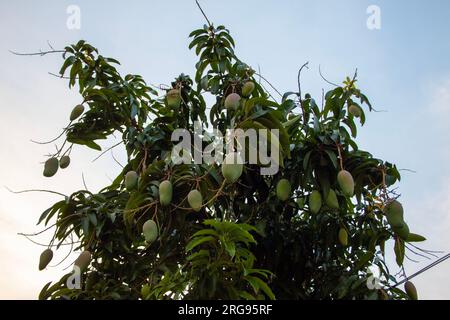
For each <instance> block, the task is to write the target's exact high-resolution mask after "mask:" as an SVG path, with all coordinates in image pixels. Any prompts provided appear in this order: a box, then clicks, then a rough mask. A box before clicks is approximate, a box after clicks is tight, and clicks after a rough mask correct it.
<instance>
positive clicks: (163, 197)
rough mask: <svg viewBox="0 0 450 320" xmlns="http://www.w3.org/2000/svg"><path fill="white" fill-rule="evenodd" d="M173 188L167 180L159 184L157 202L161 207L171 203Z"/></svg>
mask: <svg viewBox="0 0 450 320" xmlns="http://www.w3.org/2000/svg"><path fill="white" fill-rule="evenodd" d="M172 194H173V188H172V183H171V182H170V181H169V180H165V181H163V182H161V183H160V184H159V202H160V203H161V205H162V206H167V205H169V204H170V202H171V201H172Z"/></svg>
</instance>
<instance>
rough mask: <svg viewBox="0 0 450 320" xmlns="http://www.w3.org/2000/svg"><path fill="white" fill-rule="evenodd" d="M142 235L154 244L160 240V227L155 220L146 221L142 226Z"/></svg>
mask: <svg viewBox="0 0 450 320" xmlns="http://www.w3.org/2000/svg"><path fill="white" fill-rule="evenodd" d="M142 233H143V234H144V238H145V241H147V242H150V243H151V242H153V241H155V240H156V239H157V238H158V226H157V225H156V222H155V221H153V220H147V221H145V223H144V225H143V226H142Z"/></svg>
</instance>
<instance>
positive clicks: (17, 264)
mask: <svg viewBox="0 0 450 320" xmlns="http://www.w3.org/2000/svg"><path fill="white" fill-rule="evenodd" d="M201 3H202V6H203V8H204V10H205V11H206V13H207V15H208V17H209V18H210V20H212V21H213V22H214V23H215V24H216V25H218V24H224V25H226V26H227V27H228V28H229V29H230V30H231V33H232V35H233V37H234V38H235V40H236V45H237V47H236V53H237V55H238V56H239V57H240V59H241V60H243V61H245V62H247V63H248V64H249V65H251V66H253V68H254V69H258V68H259V70H260V72H261V74H262V75H264V77H266V78H267V79H270V82H271V83H272V84H273V85H274V86H275V87H276V88H277V89H278V90H279V91H282V92H287V91H292V90H295V89H296V87H297V82H296V81H297V80H296V77H297V71H298V68H299V67H300V66H301V65H302V64H303V63H305V62H306V61H309V69H308V70H305V71H304V73H303V74H302V90H303V91H304V92H310V93H311V94H312V95H313V96H315V97H317V100H320V96H321V92H322V89H325V90H328V89H330V86H329V85H328V84H326V83H325V82H324V81H323V80H322V79H321V77H320V75H319V65H320V66H321V70H322V73H323V74H324V75H325V76H326V78H328V79H329V80H331V81H333V82H341V81H342V80H343V79H344V78H345V77H346V76H351V75H353V73H354V70H355V68H358V79H359V80H358V84H359V87H360V88H361V90H362V91H363V92H365V93H366V94H367V96H368V97H369V98H370V100H371V102H372V104H373V106H374V107H375V109H377V110H380V111H383V112H377V113H375V112H374V113H370V114H367V118H368V119H367V123H366V125H365V126H364V127H362V128H360V129H359V137H358V143H359V145H360V147H361V148H362V149H365V150H368V151H370V152H371V153H372V154H373V155H374V156H375V157H378V158H382V159H384V160H388V161H390V162H393V163H396V164H397V166H398V168H400V169H405V170H403V171H402V175H403V178H402V181H401V183H400V184H399V185H398V187H399V189H398V191H399V192H400V193H401V194H402V198H401V199H402V200H401V201H402V203H403V206H404V209H405V217H406V220H407V222H408V224H409V226H410V228H411V231H412V232H415V233H419V234H422V235H424V236H425V237H427V239H428V241H427V242H425V243H424V244H423V245H422V244H421V247H423V248H425V249H431V250H440V251H442V252H445V253H447V252H450V214H449V212H450V185H449V184H448V181H450V169H449V166H448V165H447V163H448V162H449V160H450V148H449V147H448V145H449V143H450V134H449V130H450V59H448V57H449V56H450V41H449V40H448V39H449V37H448V36H449V32H450V2H449V1H446V0H433V1H424V0H423V1H418V0H417V1H411V0H409V1H407V0H397V1H388V0H385V1H381V0H378V1H377V0H371V1H366V0H343V1H333V0H320V1H311V0H309V1H306V0H301V1H299V0H297V1H288V0H285V1H264V2H262V1H256V0H247V1H237V0H229V1H206V0H203V1H201ZM71 6H76V8H78V9H79V12H80V16H79V17H80V19H79V21H80V25H79V27H80V28H75V29H73V28H69V27H68V24H67V23H68V20H69V22H71V21H73V20H70V19H71V18H72V17H73V12H72V11H70V10H69V13H68V8H69V9H71V8H72V7H71ZM371 6H372V7H371ZM373 6H377V7H376V8H378V9H379V17H380V19H379V20H376V21H377V22H379V25H378V26H379V28H376V29H373V28H372V29H370V28H368V24H367V21H368V19H370V18H371V14H372V13H371V12H372V11H369V13H368V8H373ZM203 24H204V20H203V17H202V15H201V13H200V12H199V10H198V9H197V7H196V5H195V2H194V1H193V0H192V1H190V0H189V1H186V0H183V1H181V0H177V1H174V0H172V1H164V2H163V1H138V0H134V1H111V0H108V1H106V0H97V1H76V0H72V1H51V0H41V1H31V0H28V1H25V0H16V1H5V0H2V1H0V39H1V41H0V154H1V165H0V299H36V298H37V295H38V293H39V291H40V288H42V287H43V285H44V284H45V283H47V282H49V281H51V280H56V279H58V278H59V277H60V276H61V275H62V274H64V273H65V272H64V270H63V269H64V268H68V267H70V264H71V262H73V259H72V257H70V258H69V259H68V260H66V261H65V262H63V263H62V264H61V265H59V266H57V267H53V268H48V269H47V270H45V271H41V272H39V271H38V268H37V265H38V260H39V254H40V252H41V251H42V250H43V247H42V246H39V245H36V244H33V243H31V242H30V241H28V240H27V239H26V238H24V237H23V236H20V235H18V233H34V232H37V231H39V230H41V229H40V227H39V226H36V223H37V220H38V218H39V215H40V214H41V212H42V211H44V210H45V209H46V208H48V207H49V206H51V205H52V204H53V203H54V202H55V201H57V200H60V197H59V196H57V195H54V194H47V193H23V194H12V193H11V192H9V191H7V190H6V189H5V188H3V186H7V187H9V188H11V189H13V190H25V189H50V190H55V191H58V192H62V193H64V194H70V193H72V192H74V191H76V190H78V189H81V188H83V180H82V175H84V177H85V180H86V184H87V186H88V188H89V189H91V190H99V189H100V188H101V187H102V186H104V185H106V184H107V183H108V182H109V181H110V180H111V179H112V178H114V177H115V176H116V175H117V174H118V173H119V170H120V167H119V166H118V165H117V164H116V163H115V162H114V161H113V160H112V158H111V157H110V156H105V157H102V158H100V159H99V160H97V161H95V162H93V161H92V160H93V159H94V158H95V157H96V156H97V155H98V153H97V152H95V151H91V150H86V149H84V148H82V147H76V148H75V149H74V151H73V152H72V156H71V157H72V164H71V166H70V167H69V169H66V170H64V171H62V172H60V173H58V174H57V175H56V176H55V177H54V178H52V179H48V178H44V177H43V176H42V162H43V161H45V155H46V154H48V153H49V152H52V151H53V148H54V147H53V146H52V145H37V144H34V143H31V142H30V139H33V140H40V141H42V140H49V139H51V138H54V137H55V136H56V135H57V134H58V132H60V131H61V129H62V128H63V127H64V126H65V125H66V124H67V123H68V115H69V113H70V111H71V109H72V108H73V106H75V105H76V104H78V103H80V102H81V101H80V97H79V96H78V95H77V92H76V90H69V88H68V86H67V82H66V81H64V80H62V79H58V78H56V77H53V76H51V75H49V72H54V73H57V72H58V71H59V68H60V66H61V64H62V59H61V56H60V55H55V54H54V55H47V56H43V57H41V56H34V57H20V56H15V55H12V54H11V53H10V52H9V51H8V50H14V51H19V52H36V51H39V50H40V49H42V50H47V49H48V48H49V46H48V43H50V44H51V45H52V46H53V47H54V48H55V49H61V48H63V47H64V46H66V45H68V44H72V43H74V42H76V41H78V40H79V39H85V40H86V41H88V42H89V43H91V44H93V45H94V46H95V47H97V48H98V49H99V50H100V52H101V54H102V55H104V56H109V57H114V58H116V59H118V60H119V61H121V64H122V65H121V67H120V69H119V70H120V71H121V72H122V73H123V74H126V73H134V74H141V75H142V76H143V77H144V79H146V81H147V82H148V83H151V84H155V85H159V84H169V83H170V82H171V81H172V80H173V79H174V78H175V77H176V76H177V75H179V74H180V73H182V72H183V73H185V74H190V75H193V74H194V65H195V62H196V57H195V54H194V52H192V51H189V50H188V44H189V39H188V37H187V36H188V34H189V33H190V31H192V30H193V29H195V28H198V27H201V26H203ZM69 26H71V27H73V26H74V25H73V24H72V25H71V24H69ZM112 144H113V142H111V141H106V142H104V143H103V144H102V145H103V146H104V147H108V146H111V145H112ZM116 157H117V158H118V159H119V161H121V162H122V163H124V162H125V159H126V158H125V156H124V153H123V152H120V150H118V151H117V153H116ZM35 239H36V240H38V241H40V242H43V243H45V242H46V241H48V235H46V234H45V233H44V234H41V235H39V236H38V237H36V238H35ZM66 253H67V249H65V250H64V249H63V250H60V251H58V252H57V253H56V254H55V258H54V260H53V261H54V263H53V262H52V263H53V264H56V263H58V262H59V261H61V260H62V259H63V258H64V256H65V254H66ZM409 255H410V257H411V258H414V259H415V260H419V262H417V263H415V262H407V263H406V267H405V269H406V272H407V273H408V274H413V273H414V272H415V271H417V270H419V269H420V268H422V267H424V266H426V265H427V264H428V263H430V262H431V261H429V260H427V259H425V258H420V257H414V255H413V254H409ZM440 255H442V254H440ZM391 258H392V257H391ZM393 266H394V265H393ZM394 270H395V268H394ZM414 283H415V284H416V287H417V289H418V292H419V297H420V298H422V299H450V286H449V285H448V284H449V283H450V260H448V261H446V262H444V263H442V264H441V265H439V266H437V267H435V268H433V269H431V270H429V271H427V272H425V273H423V274H422V275H420V276H418V277H417V278H415V279H414Z"/></svg>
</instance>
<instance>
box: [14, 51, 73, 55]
mask: <svg viewBox="0 0 450 320" xmlns="http://www.w3.org/2000/svg"><path fill="white" fill-rule="evenodd" d="M8 51H9V52H11V53H12V54H14V55H16V56H44V55H46V54H50V53H64V52H66V50H50V51H40V52H33V53H21V52H16V51H12V50H8Z"/></svg>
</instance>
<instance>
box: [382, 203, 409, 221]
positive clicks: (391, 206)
mask: <svg viewBox="0 0 450 320" xmlns="http://www.w3.org/2000/svg"><path fill="white" fill-rule="evenodd" d="M384 213H385V215H386V218H387V221H388V222H389V224H390V225H391V227H400V226H402V225H403V223H404V221H403V206H402V204H401V203H400V202H398V201H397V200H394V201H391V202H389V203H388V204H387V205H386V206H385V207H384Z"/></svg>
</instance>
